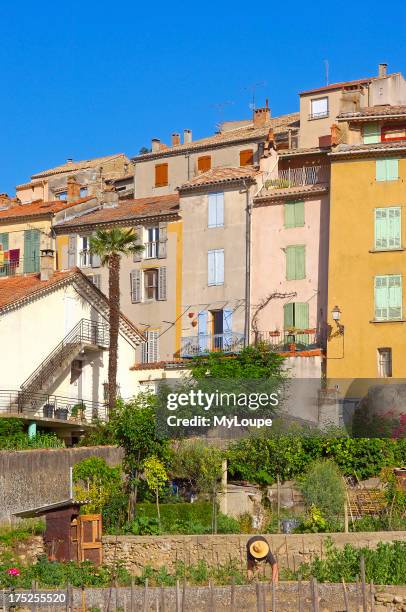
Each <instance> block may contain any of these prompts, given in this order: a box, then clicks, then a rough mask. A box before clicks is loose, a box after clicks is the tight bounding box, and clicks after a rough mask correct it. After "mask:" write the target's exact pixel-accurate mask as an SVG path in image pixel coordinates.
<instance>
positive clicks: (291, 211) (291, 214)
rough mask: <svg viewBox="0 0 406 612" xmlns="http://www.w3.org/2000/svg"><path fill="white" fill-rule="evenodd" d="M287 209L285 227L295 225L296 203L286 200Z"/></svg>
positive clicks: (285, 209) (285, 208)
mask: <svg viewBox="0 0 406 612" xmlns="http://www.w3.org/2000/svg"><path fill="white" fill-rule="evenodd" d="M284 211H285V227H286V228H290V227H295V203H294V202H285V206H284Z"/></svg>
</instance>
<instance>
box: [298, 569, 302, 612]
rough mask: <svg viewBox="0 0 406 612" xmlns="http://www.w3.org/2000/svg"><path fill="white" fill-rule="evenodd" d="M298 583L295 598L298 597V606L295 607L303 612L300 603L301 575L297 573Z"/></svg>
mask: <svg viewBox="0 0 406 612" xmlns="http://www.w3.org/2000/svg"><path fill="white" fill-rule="evenodd" d="M298 578H299V579H298V583H297V599H298V602H297V604H298V606H297V609H298V611H299V612H303V605H302V603H303V602H302V576H301V575H300V574H299V576H298Z"/></svg>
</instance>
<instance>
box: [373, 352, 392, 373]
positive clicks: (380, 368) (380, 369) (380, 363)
mask: <svg viewBox="0 0 406 612" xmlns="http://www.w3.org/2000/svg"><path fill="white" fill-rule="evenodd" d="M376 352H377V358H378V376H379V378H392V377H393V353H392V347H390V346H382V347H379V348H378V349H377V351H376ZM385 353H387V354H388V355H389V358H388V360H387V362H385V360H384V359H383V355H384V354H385ZM385 367H388V373H386V370H385Z"/></svg>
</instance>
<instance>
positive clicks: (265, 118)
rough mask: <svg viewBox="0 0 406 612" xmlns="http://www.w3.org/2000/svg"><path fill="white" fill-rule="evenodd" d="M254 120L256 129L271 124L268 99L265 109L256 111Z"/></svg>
mask: <svg viewBox="0 0 406 612" xmlns="http://www.w3.org/2000/svg"><path fill="white" fill-rule="evenodd" d="M253 120H254V127H255V128H261V127H265V126H266V125H268V124H269V123H270V122H271V111H270V108H269V106H268V99H267V100H266V103H265V108H255V109H254V117H253Z"/></svg>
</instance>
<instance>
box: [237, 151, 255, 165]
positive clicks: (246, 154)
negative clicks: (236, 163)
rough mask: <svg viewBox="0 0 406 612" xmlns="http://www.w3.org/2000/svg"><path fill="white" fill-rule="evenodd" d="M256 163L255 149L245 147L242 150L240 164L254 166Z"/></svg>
mask: <svg viewBox="0 0 406 612" xmlns="http://www.w3.org/2000/svg"><path fill="white" fill-rule="evenodd" d="M253 164H254V151H253V150H252V149H244V150H243V151H240V166H252V165H253Z"/></svg>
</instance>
